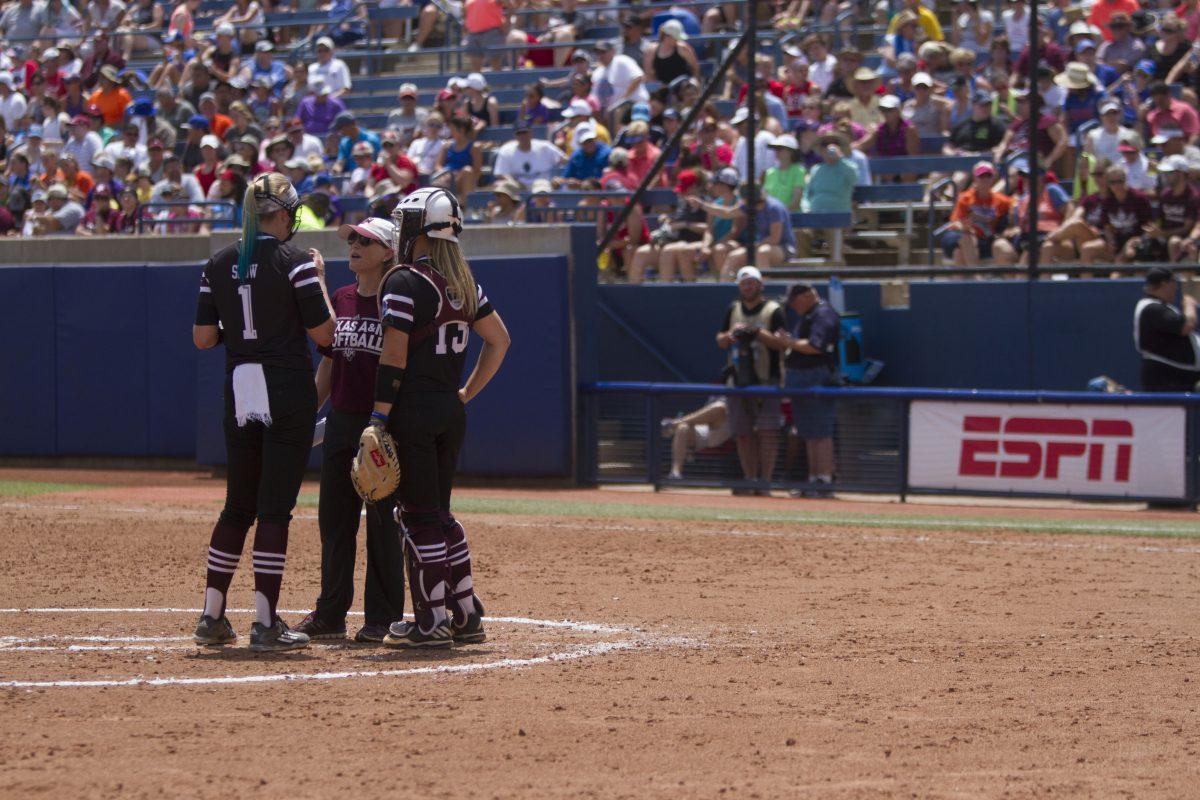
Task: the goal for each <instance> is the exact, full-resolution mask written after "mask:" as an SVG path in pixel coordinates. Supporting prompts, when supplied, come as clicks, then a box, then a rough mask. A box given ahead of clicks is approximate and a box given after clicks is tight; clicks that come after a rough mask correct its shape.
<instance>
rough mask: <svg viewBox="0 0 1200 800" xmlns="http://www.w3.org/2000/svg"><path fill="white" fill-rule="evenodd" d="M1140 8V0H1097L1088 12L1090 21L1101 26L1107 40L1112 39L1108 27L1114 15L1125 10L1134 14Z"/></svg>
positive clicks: (1129, 13) (1101, 31)
mask: <svg viewBox="0 0 1200 800" xmlns="http://www.w3.org/2000/svg"><path fill="white" fill-rule="evenodd" d="M1140 8H1141V6H1140V5H1138V0H1096V3H1095V4H1094V5H1093V6H1092V11H1091V13H1090V14H1088V22H1090V23H1092V24H1093V25H1095V26H1096V27H1097V28H1099V29H1100V33H1101V34H1102V35H1103V36H1104V38H1105V39H1106V40H1108V41H1112V38H1113V37H1112V33H1111V32H1110V31H1109V29H1108V21H1109V20H1110V19H1112V15H1113V14H1116V13H1118V12H1124V13H1126V14H1128V15H1130V16H1133V13H1134V12H1135V11H1137V10H1138V9H1140Z"/></svg>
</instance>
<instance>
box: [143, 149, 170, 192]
mask: <svg viewBox="0 0 1200 800" xmlns="http://www.w3.org/2000/svg"><path fill="white" fill-rule="evenodd" d="M165 159H166V150H165V148H164V147H163V143H162V142H161V141H159V140H158V139H151V140H150V142H149V144H147V145H146V164H145V166H144V169H145V170H146V172H148V173H149V177H150V181H151V183H156V182H158V181H159V180H162V176H163V166H164V164H165Z"/></svg>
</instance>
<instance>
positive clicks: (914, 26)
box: [879, 9, 925, 72]
mask: <svg viewBox="0 0 1200 800" xmlns="http://www.w3.org/2000/svg"><path fill="white" fill-rule="evenodd" d="M892 25H893V26H894V32H892V33H887V34H885V35H884V37H883V44H881V45H880V46H879V55H880V56H882V57H883V62H884V64H885V65H886V67H887V69H888V70H889V71H890V72H895V71H896V67H897V60H898V59H899V58H900V56H903V55H916V52H917V46H918V45H919V44H920V43H921V40H923V39H924V38H925V37H924V34H923V33H922V32H921V26H920V22H919V20H918V17H917V15H916V14H914V13H913V12H911V11H908V10H907V9H906V10H904V11H901V12H900V13H899V14H897V15H896V16H895V17H893V18H892Z"/></svg>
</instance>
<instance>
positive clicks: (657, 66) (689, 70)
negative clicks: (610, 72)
mask: <svg viewBox="0 0 1200 800" xmlns="http://www.w3.org/2000/svg"><path fill="white" fill-rule="evenodd" d="M687 39H688V35H687V33H686V32H684V30H683V23H681V22H680V21H679V20H677V19H669V20H667V21H666V22H664V23H662V25H660V26H659V28H658V41H657V42H656V43H655V44H654V46H653V47H650V48H647V49H646V50H645V52H644V53H643V54H642V55H641V58H640V61H641V64H642V71H643V72H644V74H645V75H646V76H647V79H648V80H650V81H657V82H658V83H670V82H671V81H673V80H675V79H676V78H678V77H679V76H681V75H684V76H690V77H693V78H698V77H699V76H700V63H699V60H698V59H697V58H696V51H695V50H693V49H692V46H691V45H690V44H688V42H687ZM622 55H623V53H622ZM626 57H627V58H628V56H626ZM631 60H633V59H631ZM635 63H637V62H636V60H635Z"/></svg>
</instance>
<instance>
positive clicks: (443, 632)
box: [383, 620, 454, 648]
mask: <svg viewBox="0 0 1200 800" xmlns="http://www.w3.org/2000/svg"><path fill="white" fill-rule="evenodd" d="M383 643H384V645H386V646H387V647H399V648H409V647H449V646H450V645H452V644H454V635H453V634H452V633H451V632H450V620H443V621H442V623H441V624H440V625H435V626H434V628H433V630H432V631H430V632H429V633H423V632H422V631H421V626H419V625H417V623H415V622H393V623H392V624H391V626H390V627H389V628H388V634H387V636H385V637H383Z"/></svg>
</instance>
